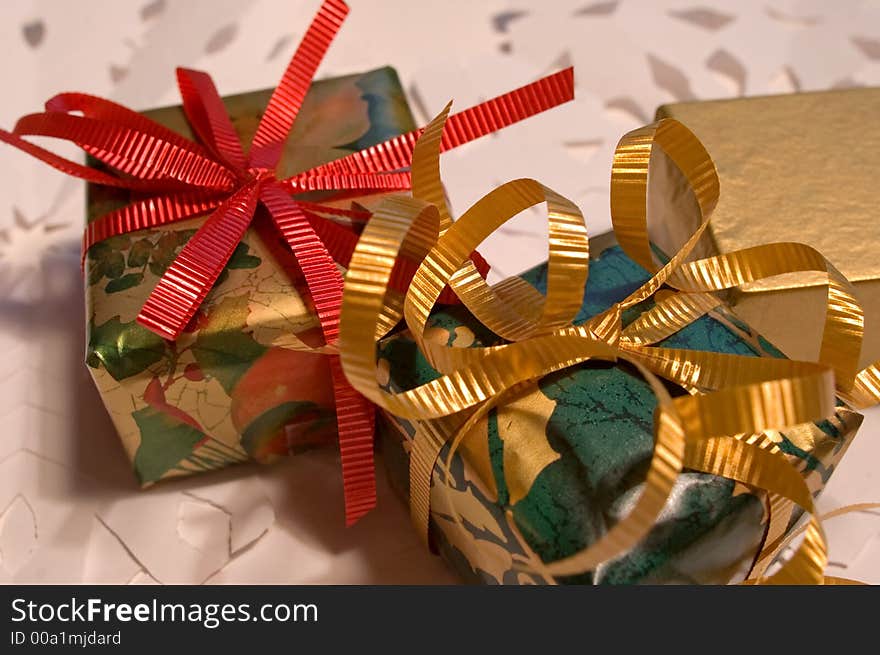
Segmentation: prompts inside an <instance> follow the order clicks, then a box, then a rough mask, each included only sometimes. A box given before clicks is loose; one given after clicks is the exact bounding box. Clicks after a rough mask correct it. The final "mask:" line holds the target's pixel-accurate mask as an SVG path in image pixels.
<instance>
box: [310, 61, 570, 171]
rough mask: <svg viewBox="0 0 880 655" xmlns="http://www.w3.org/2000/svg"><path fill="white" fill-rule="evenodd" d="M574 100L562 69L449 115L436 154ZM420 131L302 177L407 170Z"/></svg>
mask: <svg viewBox="0 0 880 655" xmlns="http://www.w3.org/2000/svg"><path fill="white" fill-rule="evenodd" d="M573 98H574V69H572V68H566V69H564V70H561V71H559V72H558V73H554V74H552V75H548V76H547V77H542V78H541V79H540V80H537V81H535V82H532V83H531V84H526V85H525V86H522V87H520V88H518V89H514V90H513V91H510V92H508V93H505V94H503V95H500V96H497V97H495V98H492V99H491V100H486V101H485V102H481V103H480V104H478V105H475V106H473V107H470V108H469V109H465V110H464V111H462V112H460V113H458V114H453V115H452V116H450V117H449V120H448V121H447V122H446V128H445V129H444V131H443V140H442V141H441V146H440V150H441V152H445V151H447V150H451V149H452V148H456V147H458V146H461V145H464V144H465V143H468V142H470V141H474V140H475V139H479V138H480V137H483V136H485V135H487V134H491V133H492V132H497V131H498V130H500V129H502V128H505V127H508V126H509V125H513V124H514V123H518V122H519V121H522V120H525V119H526V118H529V117H530V116H534V115H535V114H540V113H541V112H543V111H546V110H548V109H551V108H553V107H556V106H557V105H561V104H562V103H564V102H568V101H569V100H572V99H573ZM419 134H421V130H413V131H412V132H408V133H407V134H401V135H400V136H397V137H394V138H393V139H389V140H388V141H385V142H384V143H379V144H377V145H375V146H371V147H369V148H366V149H364V150H360V151H358V152H354V153H352V154H350V155H346V156H345V157H342V158H341V159H336V160H334V161H331V162H329V163H327V164H323V165H321V166H317V167H315V168H313V169H312V170H310V171H306V173H305V175H309V176H318V175H339V174H358V173H380V172H383V171H395V170H398V169H401V168H407V167H408V166H409V165H410V162H411V160H412V153H413V148H414V147H415V143H416V140H417V139H418V137H419Z"/></svg>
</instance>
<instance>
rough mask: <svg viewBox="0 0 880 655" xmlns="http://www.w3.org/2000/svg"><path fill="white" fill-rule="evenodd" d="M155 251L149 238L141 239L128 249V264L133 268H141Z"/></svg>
mask: <svg viewBox="0 0 880 655" xmlns="http://www.w3.org/2000/svg"><path fill="white" fill-rule="evenodd" d="M152 252H153V244H152V243H151V242H150V240H149V239H140V240H138V241H135V242H134V245H133V246H132V247H131V250H129V251H128V265H129V267H131V268H141V267H142V266H143V265H144V264H146V263H147V261H149V259H150V254H151V253H152Z"/></svg>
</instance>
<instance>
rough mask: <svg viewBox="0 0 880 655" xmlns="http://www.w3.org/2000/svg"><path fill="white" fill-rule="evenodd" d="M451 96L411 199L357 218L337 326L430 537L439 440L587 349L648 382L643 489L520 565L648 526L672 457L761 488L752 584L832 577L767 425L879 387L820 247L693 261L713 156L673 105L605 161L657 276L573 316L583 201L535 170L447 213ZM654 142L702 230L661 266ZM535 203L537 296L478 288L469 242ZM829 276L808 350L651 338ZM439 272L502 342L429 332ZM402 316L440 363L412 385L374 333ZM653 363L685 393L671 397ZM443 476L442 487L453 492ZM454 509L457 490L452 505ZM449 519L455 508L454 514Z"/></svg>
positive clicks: (806, 418)
mask: <svg viewBox="0 0 880 655" xmlns="http://www.w3.org/2000/svg"><path fill="white" fill-rule="evenodd" d="M448 111H449V106H447V107H446V109H444V111H443V112H442V113H441V114H440V115H439V116H438V117H437V118H435V119H434V120H433V121H432V122H431V123H430V124H429V125H428V127H427V128H426V129H425V131H424V133H423V134H422V136H421V138H420V139H419V141H418V143H417V145H416V148H415V152H414V155H413V162H412V180H413V197H412V198H408V197H404V196H392V197H389V198H387V199H386V200H384V201H383V203H382V204H381V205H380V207H379V208H378V209H377V211H376V212H375V214H374V215H373V218H372V219H371V221H370V222H369V224H368V225H367V226H366V228H365V229H364V232H363V234H362V236H361V239H360V241H359V243H358V246H357V248H356V250H355V252H354V255H353V256H352V259H351V265H350V267H349V269H348V273H347V275H346V280H345V292H344V298H343V304H342V319H341V325H340V340H339V343H340V350H341V360H342V365H343V368H344V370H345V373H346V375H347V376H348V379H349V380H350V382H351V383H352V384H353V385H354V386H355V387H356V388H357V389H358V390H359V391H360V392H361V393H363V394H364V395H365V396H367V397H368V398H369V399H370V400H372V401H373V402H374V403H376V404H377V405H378V406H379V407H381V408H382V409H384V410H385V411H388V412H390V413H391V414H394V415H396V416H399V417H402V418H405V419H409V420H411V421H413V422H414V423H415V425H416V426H417V429H416V434H415V437H414V440H413V446H412V449H411V453H410V488H411V491H410V507H411V514H412V518H413V522H414V524H415V526H416V528H417V529H418V531H419V534H420V535H421V537H422V539H424V540H425V541H427V530H428V520H429V516H430V489H431V476H432V474H433V471H434V467H435V464H436V462H437V458H438V456H439V453H440V451H441V449H442V448H443V447H444V445H446V444H449V450H448V454H447V466H448V465H449V463H450V462H451V460H452V458H453V457H454V455H455V454H456V452H457V450H458V448H459V447H460V445H461V443H462V440H463V439H464V437H465V435H466V434H467V433H468V432H469V431H470V429H471V428H472V427H473V426H475V425H476V424H477V423H478V422H479V421H480V420H481V419H483V418H484V417H485V416H486V415H487V414H488V413H489V411H490V410H491V409H492V408H493V407H496V406H499V405H503V404H504V403H505V402H506V401H507V400H509V399H511V398H512V397H515V396H516V395H517V393H520V392H521V389H522V387H523V386H524V385H526V384H528V383H529V382H533V381H535V380H538V379H540V378H541V377H543V376H544V375H546V374H548V373H551V372H553V371H558V370H562V369H565V368H568V367H571V366H574V365H576V364H579V363H581V362H585V361H587V360H590V359H601V360H607V361H617V360H625V361H627V362H629V363H631V364H632V365H633V366H634V367H635V369H636V370H637V371H638V372H639V373H640V374H641V375H642V376H643V377H644V378H645V380H646V381H647V382H648V384H649V385H650V387H651V389H652V390H653V392H654V393H655V395H656V396H657V401H658V407H657V411H656V414H655V429H654V433H655V442H654V451H653V455H652V458H651V462H650V466H649V468H648V472H647V475H646V479H645V484H644V488H643V491H642V494H641V496H640V498H639V499H638V500H637V501H636V503H635V504H634V506H633V509H632V510H631V512H630V514H629V515H628V516H626V517H624V518H623V519H622V520H620V521H619V522H618V523H616V524H615V525H614V526H612V528H611V529H610V530H609V531H608V532H607V533H606V534H605V535H604V536H602V537H601V538H600V539H599V540H598V541H596V542H595V543H593V544H591V545H590V546H589V547H587V548H585V549H584V550H582V551H580V552H578V553H575V554H574V555H572V556H570V557H566V558H564V559H561V560H557V561H553V562H546V563H541V564H540V566H538V565H535V564H534V563H528V562H527V561H526V562H523V563H521V564H520V565H519V566H520V568H522V569H526V570H530V571H537V572H539V573H540V575H542V576H543V577H544V578H545V579H547V578H548V576H549V577H550V579H551V580H552V579H553V576H560V575H573V574H577V573H582V572H584V571H588V570H592V569H594V568H595V567H596V566H597V565H598V564H600V563H601V562H604V561H607V560H609V559H612V558H614V557H617V556H620V555H621V554H623V553H624V552H626V551H627V550H629V549H630V548H632V547H633V546H634V545H635V544H637V543H638V541H639V540H640V539H641V538H642V537H643V536H644V535H645V534H646V533H647V532H648V531H649V530H650V529H651V528H652V527H653V525H654V523H655V521H656V518H657V516H658V515H659V513H660V511H661V510H662V508H663V506H664V504H665V503H666V500H667V498H668V496H669V494H670V492H671V490H672V487H673V485H674V483H675V480H676V478H677V476H678V475H679V474H680V473H681V471H682V469H683V468H689V469H693V470H698V471H705V472H708V473H713V474H716V475H720V476H724V477H727V478H731V479H734V480H738V481H740V482H742V483H744V484H746V485H750V486H752V487H754V488H756V489H760V490H764V491H765V492H766V493H767V508H768V512H769V513H770V516H769V526H768V530H767V534H766V535H765V540H764V543H763V544H762V546H761V548H760V552H759V553H758V555H757V556H756V558H755V565H754V566H753V570H752V571H751V572H750V575H749V579H748V582H749V583H752V584H762V583H773V584H792V583H808V584H810V583H812V584H821V583H829V584H832V583H833V584H842V583H845V582H848V581H844V580H842V579H837V578H825V577H824V575H823V571H824V568H825V565H826V563H827V556H826V550H825V541H824V537H823V534H822V527H821V523H820V521H819V519H818V518H817V517H816V516H815V512H814V506H813V500H812V496H811V495H810V492H809V489H808V487H807V485H806V482H805V481H804V479H803V477H802V476H801V474H800V473H799V472H798V471H797V469H796V468H795V467H794V466H793V465H792V464H790V463H789V462H788V460H786V459H785V458H784V456H783V455H782V454H781V453H780V451H779V449H778V448H777V447H776V446H775V443H774V442H773V440H772V439H770V438H768V437H766V435H764V431H768V430H781V429H785V428H786V427H788V426H792V425H797V424H801V423H808V422H813V421H818V420H821V419H822V418H824V417H826V416H829V415H830V414H831V413H832V412H833V411H834V408H835V405H836V401H835V396H839V397H841V398H843V399H844V400H845V401H846V402H847V403H849V404H850V405H851V406H853V407H865V406H868V405H872V404H876V403H877V402H878V401H880V363H878V364H874V365H873V366H870V367H868V368H867V369H865V370H864V371H862V372H857V367H856V365H857V362H858V357H859V352H860V349H861V340H862V331H863V315H862V310H861V307H860V306H859V304H858V302H857V300H856V299H855V296H854V293H853V288H852V286H851V285H850V283H849V281H848V280H847V279H846V278H845V277H844V276H843V275H842V274H841V273H840V272H839V271H838V270H837V269H836V268H835V267H834V266H833V265H831V264H830V263H829V262H828V261H827V260H826V259H825V258H824V257H823V256H822V255H821V254H820V253H818V252H817V251H816V250H814V249H813V248H811V247H809V246H806V245H803V244H798V243H779V244H767V245H763V246H758V247H754V248H749V249H746V250H741V251H737V252H733V253H727V254H723V255H717V256H714V257H708V258H705V259H700V260H697V261H687V259H688V256H689V255H690V254H691V251H692V250H693V248H694V246H695V245H696V243H697V241H698V240H699V239H700V236H701V235H702V234H703V232H704V231H705V230H706V227H707V225H708V221H709V217H710V215H711V213H712V210H713V209H714V207H715V205H716V203H717V200H718V194H719V183H718V176H717V173H716V171H715V166H714V164H713V162H712V159H711V157H710V156H709V154H708V153H707V152H706V150H705V149H704V148H703V146H702V144H701V143H700V142H699V140H698V139H697V138H696V137H695V136H694V135H693V134H692V133H691V132H690V131H689V130H688V129H687V128H686V127H684V126H683V125H681V124H680V123H678V122H677V121H675V120H671V119H665V120H662V121H659V122H657V123H655V124H653V125H649V126H646V127H643V128H640V129H638V130H635V131H633V132H630V133H629V134H627V135H625V136H624V137H623V138H622V139H621V141H620V143H619V144H618V147H617V150H616V152H615V156H614V164H613V168H612V175H611V209H612V218H613V224H614V231H615V234H616V236H617V240H618V242H619V243H620V245H621V246H622V248H623V249H624V251H625V252H626V253H627V254H628V255H629V256H630V257H631V258H632V259H633V260H634V261H636V262H638V263H639V264H641V265H642V266H643V267H645V268H646V269H648V270H649V271H651V272H652V273H653V276H652V278H651V279H650V280H649V281H648V282H646V283H645V284H644V285H643V286H642V287H640V288H639V289H637V290H636V291H634V292H633V293H632V294H631V295H630V296H629V297H627V298H626V299H624V300H622V301H621V302H619V303H617V304H615V305H614V306H612V307H610V308H609V309H608V310H606V311H605V312H604V313H602V314H600V315H599V316H596V317H594V318H592V319H591V320H590V321H588V322H587V323H585V324H584V325H580V326H573V325H572V324H571V321H572V320H573V318H574V316H575V315H576V314H577V312H578V310H579V309H580V306H581V301H582V298H583V294H584V285H585V284H586V280H587V275H588V272H589V268H588V267H589V248H588V241H587V230H586V225H585V222H584V218H583V216H582V215H581V213H580V211H579V210H578V209H577V207H575V206H574V204H572V203H571V202H570V201H568V200H567V199H566V198H564V197H562V196H560V195H559V194H557V193H556V192H554V191H552V190H551V189H549V188H547V187H545V186H544V185H542V184H540V183H539V182H536V181H534V180H529V179H520V180H514V181H512V182H508V183H506V184H503V185H501V186H500V187H498V188H497V189H495V190H494V191H492V192H490V193H489V194H487V195H486V196H484V197H483V198H482V199H481V200H479V201H478V202H477V203H476V204H474V205H473V206H472V207H471V208H470V209H469V210H468V211H467V212H465V213H464V214H463V215H462V216H461V217H460V218H459V219H458V220H456V221H454V222H453V221H452V219H451V217H450V215H449V212H448V209H447V207H446V204H445V201H444V199H443V193H442V185H441V181H440V169H439V151H440V140H441V137H442V134H443V127H444V124H445V121H446V116H447V114H448ZM655 147H659V148H662V150H663V151H664V152H665V153H666V155H667V156H668V157H669V158H670V159H671V160H672V161H673V162H674V163H675V164H676V166H678V168H679V169H680V171H681V172H682V174H683V176H684V179H685V180H686V181H687V183H688V185H689V187H690V189H691V191H692V192H693V194H694V197H695V198H696V201H697V206H698V210H699V212H700V221H699V227H698V228H697V230H696V231H695V232H694V233H693V234H692V235H691V237H690V238H689V239H688V240H687V242H686V243H685V244H684V245H683V246H682V248H681V249H680V250H679V251H678V252H677V253H675V254H674V255H673V256H672V258H671V259H670V260H669V261H668V262H667V263H666V264H664V265H662V266H661V265H659V264H658V263H657V262H656V261H655V259H654V255H653V253H652V250H651V246H650V243H649V240H648V234H647V224H646V205H647V202H646V200H647V197H646V196H647V180H648V165H649V161H650V157H651V152H652V151H653V149H654V148H655ZM541 203H546V206H547V211H548V225H549V237H550V238H549V249H548V265H547V269H548V276H547V278H548V280H547V294H546V296H541V295H540V294H539V293H538V292H537V291H536V290H535V289H534V288H533V287H531V285H528V284H527V283H525V282H524V281H522V280H520V279H518V278H516V279H512V280H508V281H505V282H502V283H501V284H499V285H495V286H494V287H490V286H488V285H487V284H486V283H485V282H484V281H483V280H482V279H480V278H479V275H477V274H476V273H475V271H474V270H473V266H472V265H471V264H470V262H469V260H468V257H469V254H470V253H471V252H472V251H473V250H474V249H475V248H476V247H477V246H478V245H479V244H480V243H481V242H482V241H483V240H484V239H485V238H486V237H488V236H489V235H490V234H491V233H492V232H494V231H495V230H496V229H498V228H499V227H500V226H501V225H503V224H504V223H505V222H506V221H508V220H509V219H511V218H512V217H514V216H515V215H517V214H518V213H519V212H520V211H522V210H524V209H527V208H528V207H531V206H534V205H537V204H541ZM404 252H405V253H406V254H407V256H408V257H411V258H414V259H421V258H422V257H424V258H423V259H422V264H421V266H420V267H419V269H418V271H417V272H416V274H415V276H414V278H413V280H412V284H411V286H410V288H409V290H408V291H407V293H406V296H405V298H404V300H403V303H402V307H401V306H400V302H399V299H398V300H397V301H395V300H393V297H392V301H390V302H389V301H388V300H386V295H387V294H388V282H389V279H390V275H391V270H392V268H393V266H394V262H395V260H396V258H397V257H398V256H399V255H400V254H401V253H404ZM808 270H809V271H821V272H825V273H826V274H827V279H828V299H827V307H826V318H825V327H824V331H823V335H822V343H821V348H820V355H819V359H818V361H817V362H804V361H792V360H784V359H769V358H756V357H749V356H744V355H730V354H722V353H711V352H701V351H692V350H681V349H671V348H662V347H654V346H652V345H651V344H653V343H656V342H658V341H660V340H662V339H663V338H665V337H667V336H669V335H670V334H672V333H674V332H676V331H677V330H679V329H681V328H682V327H684V326H686V325H688V324H689V323H691V322H693V321H694V320H696V319H697V318H699V317H700V316H702V315H703V314H705V313H706V312H708V311H710V310H711V309H713V308H715V307H716V306H717V305H718V304H719V301H718V299H717V297H716V296H715V295H714V292H717V291H720V290H723V289H728V288H731V287H735V286H739V285H742V284H746V283H749V282H753V281H755V280H759V279H762V278H764V277H769V276H773V275H778V274H781V273H788V272H793V271H808ZM446 284H450V285H451V286H452V288H453V289H454V290H455V291H456V293H457V294H458V296H459V298H460V299H461V300H462V302H463V303H464V304H465V305H466V306H467V308H468V309H469V310H470V312H471V313H472V314H473V315H474V317H476V318H477V319H478V320H479V321H480V322H481V323H483V325H485V326H486V327H487V328H489V329H490V330H492V331H493V332H494V333H496V334H498V335H499V336H500V337H502V338H503V339H505V340H506V341H507V343H504V344H502V345H498V346H492V347H483V348H455V347H450V346H447V345H445V344H442V343H436V342H434V341H430V340H428V339H426V337H425V332H426V327H427V321H428V316H429V314H430V312H431V309H432V308H433V307H434V305H435V303H436V302H437V299H438V297H439V295H440V292H441V291H442V289H443V288H444V286H445V285H446ZM664 285H666V286H668V287H671V288H672V289H673V290H674V292H672V293H671V295H666V296H665V297H664V298H662V299H658V300H657V302H656V304H655V306H654V307H653V308H652V309H650V310H648V311H646V312H645V313H643V314H642V316H641V317H639V318H638V319H637V320H636V321H634V322H633V323H631V324H630V325H628V326H627V327H626V328H625V329H624V328H623V327H622V324H621V313H622V312H623V310H625V309H627V308H629V307H632V306H634V305H636V304H638V303H640V302H642V301H643V300H646V299H647V298H649V297H651V296H652V295H653V294H655V293H656V292H657V291H658V290H659V289H660V288H661V287H663V286H664ZM401 318H403V319H404V320H405V321H406V324H407V327H408V328H409V330H410V332H411V333H412V336H413V338H414V339H415V341H416V343H417V345H418V347H419V348H420V349H421V351H422V352H423V354H424V355H425V357H426V358H427V360H428V361H429V362H430V363H431V365H432V366H434V367H435V369H436V370H437V371H438V372H440V373H442V375H441V376H440V377H439V378H437V379H436V380H433V381H432V382H428V383H426V384H423V385H421V386H419V387H417V388H415V389H410V390H406V391H400V392H388V391H385V390H384V389H382V388H381V387H380V385H379V383H378V382H377V378H376V340H377V339H378V338H380V337H381V336H383V335H384V334H386V333H387V332H388V331H389V330H390V329H391V327H393V325H394V324H395V323H396V322H398V321H399V320H400V319H401ZM661 378H665V379H667V380H670V381H672V382H675V383H676V384H679V385H681V386H682V387H684V388H685V389H687V390H688V391H689V392H690V395H688V396H684V397H680V398H675V399H673V398H671V397H670V396H669V394H668V392H667V391H666V390H665V388H664V386H663V383H662V382H661ZM450 484H451V482H450V481H449V480H448V479H447V480H446V483H445V485H444V490H445V492H446V493H449V486H450ZM795 504H796V505H798V506H800V507H801V508H802V509H803V510H804V511H805V512H807V513H809V514H810V515H811V518H810V520H809V522H808V523H807V526H806V528H805V536H804V539H803V540H802V542H801V544H800V545H799V546H798V548H797V549H796V550H795V552H794V554H793V555H792V556H791V557H790V558H789V559H788V560H787V561H786V562H785V563H784V564H783V565H782V566H781V568H780V569H779V570H778V571H777V572H776V573H774V574H773V575H770V576H767V575H765V571H766V568H767V566H768V565H769V564H770V562H771V561H772V560H773V558H774V557H775V556H776V554H777V553H778V552H779V551H780V550H781V548H782V547H783V546H784V545H785V543H786V541H785V539H784V537H785V532H786V529H787V525H788V520H789V518H790V516H791V512H792V508H793V506H794V505H795ZM449 506H450V507H452V508H453V511H454V505H453V504H452V503H450V504H449ZM453 518H454V519H455V520H456V521H457V522H458V523H461V518H460V517H459V516H458V515H455V516H454V517H453Z"/></svg>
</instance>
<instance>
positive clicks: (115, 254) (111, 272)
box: [103, 250, 125, 280]
mask: <svg viewBox="0 0 880 655" xmlns="http://www.w3.org/2000/svg"><path fill="white" fill-rule="evenodd" d="M103 262H104V275H106V276H107V277H109V278H110V279H111V280H115V279H116V278H118V277H120V276H121V275H122V274H123V273H124V272H125V257H123V256H122V253H121V252H119V251H118V250H113V251H112V252H110V253H108V254H107V256H106V257H105V258H104V260H103Z"/></svg>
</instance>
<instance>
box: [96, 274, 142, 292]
mask: <svg viewBox="0 0 880 655" xmlns="http://www.w3.org/2000/svg"><path fill="white" fill-rule="evenodd" d="M143 281H144V274H143V273H126V274H125V275H123V276H122V277H118V278H116V279H115V280H110V281H109V282H108V283H107V286H105V287H104V291H106V292H107V293H116V292H117V291H124V290H125V289H131V288H132V287H136V286H137V285H139V284H140V283H141V282H143Z"/></svg>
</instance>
